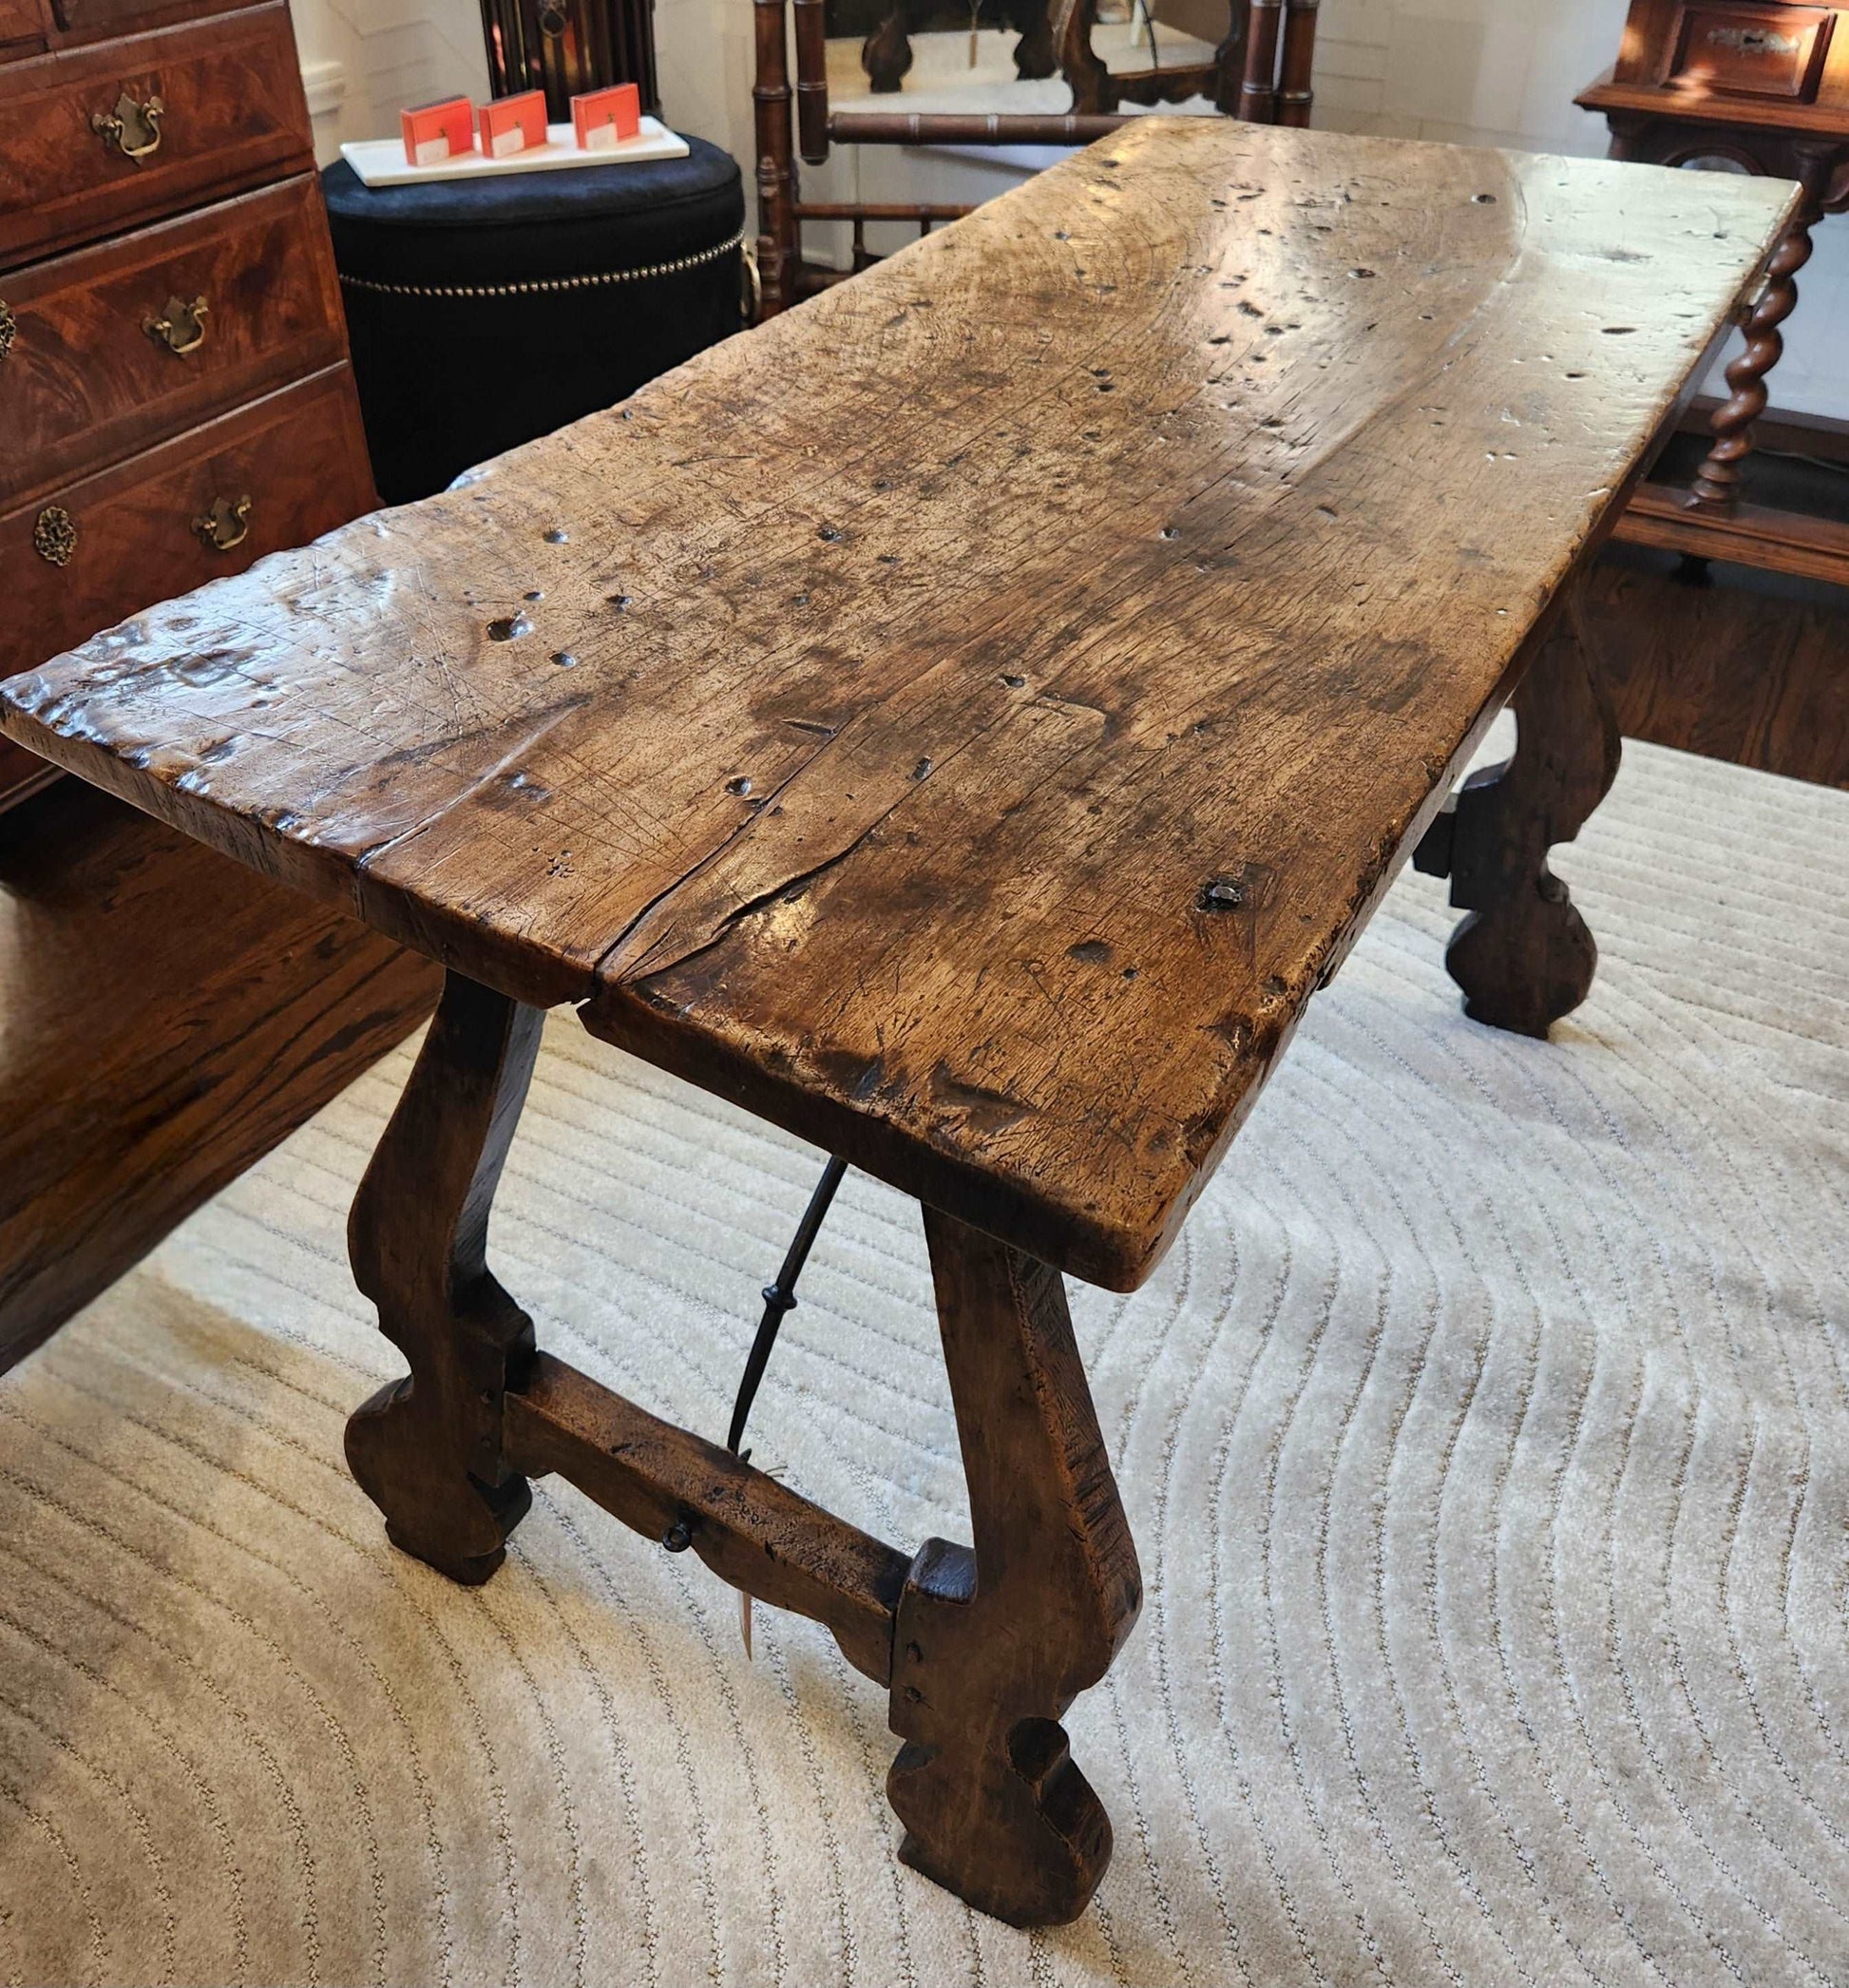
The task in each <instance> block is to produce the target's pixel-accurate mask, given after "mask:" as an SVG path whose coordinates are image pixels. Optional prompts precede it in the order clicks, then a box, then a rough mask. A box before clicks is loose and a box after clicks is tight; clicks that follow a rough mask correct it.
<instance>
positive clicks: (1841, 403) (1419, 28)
mask: <svg viewBox="0 0 1849 1988" xmlns="http://www.w3.org/2000/svg"><path fill="white" fill-rule="evenodd" d="M1625 11H1626V0H1323V8H1322V30H1321V34H1320V37H1319V40H1318V45H1317V65H1316V88H1317V102H1316V117H1315V122H1316V123H1317V124H1321V125H1325V126H1327V127H1330V128H1336V129H1341V130H1347V131H1367V132H1374V133H1378V134H1381V135H1382V136H1386V137H1401V138H1428V139H1439V140H1443V141H1447V142H1450V143H1458V144H1500V145H1511V146H1516V147H1527V148H1532V149H1545V150H1551V151H1567V152H1584V153H1601V152H1603V151H1604V149H1605V140H1606V135H1605V127H1604V124H1603V121H1602V120H1600V119H1597V118H1592V117H1589V116H1587V115H1586V114H1585V113H1584V112H1583V111H1580V110H1576V109H1575V108H1574V107H1573V92H1574V91H1575V90H1576V89H1578V88H1580V87H1581V86H1584V85H1585V84H1587V83H1589V82H1590V81H1591V80H1592V77H1593V76H1595V75H1596V74H1597V73H1598V72H1599V71H1600V70H1601V69H1603V68H1604V67H1606V66H1607V65H1608V64H1609V63H1610V62H1611V58H1612V56H1613V54H1614V53H1615V51H1616V48H1617V44H1618V33H1619V29H1620V28H1621V26H1622V24H1623V21H1624V16H1625ZM295 14H296V23H297V32H298V35H299V37H300V40H301V43H302V51H303V58H304V62H305V63H306V64H308V65H309V66H310V68H311V80H313V73H312V72H313V69H314V65H315V64H316V63H317V62H318V63H321V64H324V65H325V64H327V63H330V62H332V63H335V64H338V65H339V66H340V67H341V69H342V72H343V73H344V78H345V83H346V92H345V96H344V98H343V100H342V101H341V102H340V103H339V105H337V106H336V107H335V108H334V110H332V111H330V112H328V113H326V114H324V115H323V116H321V117H319V118H317V120H316V130H317V134H318V135H319V137H320V139H321V142H322V144H323V156H324V157H325V156H330V154H331V150H332V147H333V145H334V144H335V143H337V142H338V140H339V139H341V138H351V137H356V136H368V137H372V136H377V135H378V134H379V133H381V132H384V131H388V130H390V129H391V126H392V124H393V121H394V120H395V118H396V114H397V110H398V107H399V106H400V105H403V104H406V103H414V102H417V101H419V100H420V99H421V98H428V97H431V96H435V95H438V94H440V93H442V92H443V91H445V90H448V89H452V88H453V89H478V88H480V87H481V79H482V75H483V73H484V65H483V58H482V52H481V25H480V13H479V10H478V8H477V5H476V0H295ZM362 23H363V24H364V25H361V24H362ZM656 41H657V47H658V50H659V56H660V67H661V90H662V99H663V105H664V108H665V111H666V114H667V117H668V120H669V122H670V123H671V124H676V125H677V128H679V129H681V130H683V131H690V132H693V133H696V135H697V136H699V137H702V138H708V139H711V140H712V141H713V142H714V143H716V144H720V145H723V146H724V147H725V148H726V149H727V150H728V151H730V152H731V153H732V154H733V156H734V158H736V159H737V160H738V162H740V164H741V165H742V166H743V167H744V168H745V172H746V178H747V182H749V181H750V177H751V170H752V158H753V139H752V106H751V81H752V78H751V67H752V53H751V50H752V10H751V0H657V11H656ZM1010 178H1011V175H1009V174H1008V173H1007V172H1006V171H1005V170H999V169H997V168H995V167H993V166H989V165H984V164H979V163H977V162H975V159H974V158H973V157H971V156H968V155H965V156H963V157H961V158H948V157H945V156H944V155H942V154H939V155H923V154H918V153H911V152H892V151H885V150H883V151H877V152H876V151H875V150H874V149H873V148H870V147H869V148H867V150H866V152H865V153H864V154H863V155H862V156H861V157H858V158H857V157H856V156H855V153H854V151H853V150H851V149H850V150H848V151H845V152H841V153H838V154H837V155H836V157H835V158H834V159H833V160H831V161H830V162H829V165H828V166H827V167H825V168H822V169H820V170H819V171H818V170H816V169H812V168H811V169H810V170H809V171H808V172H807V173H806V175H805V182H804V183H805V190H806V191H807V192H809V193H810V194H811V195H813V196H814V197H815V198H818V199H825V198H830V197H832V198H836V199H840V198H852V197H854V196H855V195H856V194H859V195H862V196H863V197H865V198H868V199H882V200H892V199H916V200H957V201H963V200H975V199H980V198H982V197H983V196H984V195H985V194H987V193H988V192H991V191H996V190H999V189H1000V188H1001V186H1003V185H1005V184H1007V183H1009V181H1010ZM1802 289H1803V307H1802V309H1801V311H1800V312H1799V314H1798V315H1797V317H1796V318H1795V319H1794V320H1793V321H1792V324H1791V326H1790V327H1789V329H1788V336H1789V340H1790V349H1789V351H1788V353H1787V354H1786V356H1785V359H1784V362H1783V364H1782V366H1781V367H1780V368H1779V371H1778V373H1777V375H1776V376H1775V380H1774V387H1775V393H1774V399H1775V401H1776V402H1777V404H1778V405H1779V406H1780V407H1782V408H1785V409H1791V410H1803V411H1810V412H1815V413H1824V414H1831V415H1836V416H1839V417H1842V418H1849V368H1845V367H1844V365H1843V364H1842V354H1841V353H1840V350H1839V347H1840V337H1839V335H1834V336H1833V334H1835V333H1836V332H1837V328H1838V327H1839V326H1840V325H1842V324H1844V323H1849V222H1843V221H1839V222H1834V223H1826V224H1825V225H1824V227H1823V228H1822V230H1821V231H1820V236H1819V252H1818V255H1817V258H1816V260H1815V261H1813V263H1812V264H1811V266H1810V269H1809V270H1808V271H1807V272H1806V274H1805V277H1804V279H1803V283H1802Z"/></svg>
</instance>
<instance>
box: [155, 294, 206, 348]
mask: <svg viewBox="0 0 1849 1988" xmlns="http://www.w3.org/2000/svg"><path fill="white" fill-rule="evenodd" d="M211 309H212V306H211V305H210V304H208V303H207V302H206V300H205V299H204V298H203V297H202V296H196V297H194V299H193V300H192V302H191V303H190V304H189V303H187V302H186V301H185V299H184V298H183V297H178V296H170V297H168V299H167V315H165V316H164V317H149V318H147V319H145V320H144V321H143V325H142V329H143V331H144V332H145V333H146V334H147V335H148V336H149V337H150V338H152V339H153V340H154V342H155V344H157V345H164V346H165V347H166V348H167V350H168V351H169V352H170V353H172V354H173V355H174V357H175V358H177V359H183V358H184V357H185V356H186V354H188V353H194V352H197V351H198V350H199V349H200V346H201V345H203V344H204V343H205V319H206V315H207V314H208V313H209V312H210V311H211Z"/></svg>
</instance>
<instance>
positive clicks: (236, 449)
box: [0, 364, 372, 676]
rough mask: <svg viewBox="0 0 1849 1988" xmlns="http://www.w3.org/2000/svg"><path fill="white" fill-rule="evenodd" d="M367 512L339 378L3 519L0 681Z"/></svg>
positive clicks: (362, 472)
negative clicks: (131, 617) (128, 618)
mask: <svg viewBox="0 0 1849 1988" xmlns="http://www.w3.org/2000/svg"><path fill="white" fill-rule="evenodd" d="M371 505H372V471H371V469H370V468H369V466H368V463H367V458H366V439H365V435H364V433H363V432H362V430H361V428H360V424H359V403H358V401H357V400H356V399H355V397H354V394H353V375H352V373H351V372H350V371H349V369H348V368H347V367H346V366H345V365H344V364H342V365H339V366H335V367H332V368H330V369H329V370H328V371H327V372H325V373H316V374H315V376H314V377H313V378H311V379H306V380H303V381H301V382H299V383H298V384H297V385H295V386H293V387H286V388H284V389H283V390H282V391H281V392H276V393H273V394H271V395H269V396H268V398H267V399H264V400H260V401H257V403H255V404H254V405H253V406H251V407H247V408H242V409H240V410H239V411H238V412H237V413H234V414H227V415H225V416H223V417H222V418H221V419H220V420H218V421H215V422H212V423H210V424H208V425H207V426H206V427H204V428H198V429H193V430H189V431H188V432H187V433H185V434H183V435H181V436H179V437H177V438H176V439H175V440H174V441H171V442H166V443H163V444H162V446H161V447H160V448H159V449H149V450H148V451H147V452H146V453H145V454H143V455H139V456H136V457H135V458H133V459H132V460H131V461H129V462H126V463H122V464H119V465H117V466H116V467H115V468H111V469H105V470H104V471H103V472H101V473H100V474H99V475H96V476H92V477H90V478H88V479H86V481H84V482H81V483H78V484H74V485H72V486H71V487H68V488H67V489H64V490H60V491H58V492H57V493H56V494H55V496H54V497H53V498H52V499H51V500H50V501H49V502H48V503H46V504H44V505H39V504H38V503H37V502H36V501H34V502H32V503H28V504H23V505H18V506H15V507H13V508H12V509H11V510H9V511H7V512H6V513H5V514H4V515H0V600H4V601H5V602H6V613H5V615H4V616H0V676H8V675H10V674H11V673H12V672H14V671H16V670H23V669H29V668H31V667H32V666H34V665H35V664H37V663H40V662H43V661H44V660H46V659H47V658H48V657H51V656H54V655H56V654H58V653H59V652H60V651H61V650H64V649H67V648H70V647H71V646H72V645H73V644H74V643H76V642H80V641H82V640H85V639H86V638H87V637H89V636H91V635H94V634H95V633H96V632H97V630H98V629H100V628H106V627H109V626H110V625H112V624H113V623H114V622H116V621H122V620H123V619H124V617H126V616H128V615H132V614H134V613H136V612H137V611H138V610H140V609H141V608H143V607H150V606H152V605H153V604H154V603H155V602H159V601H165V600H168V599H171V598H172V597H173V596H174V595H176V594H184V593H188V592H190V591H191V590H192V589H193V588H194V587H196V586H201V585H203V584H204V583H205V582H207V581H208V580H216V579H218V578H219V576H220V575H221V574H225V573H237V572H241V571H242V570H243V568H244V567H245V566H247V565H249V564H251V563H252V562H253V561H254V560H257V559H260V558H261V557H262V556H263V555H264V554H265V553H267V552H276V551H279V550H281V549H282V548H283V547H285V546H290V545H303V544H305V543H306V542H307V541H308V540H310V539H313V538H317V537H319V536H320V534H321V533H322V532H324V531H328V530H331V529H332V528H333V527H334V526H336V525H341V524H344V523H346V521H347V520H348V519H350V518H353V517H355V516H357V515H358V514H359V513H360V512H361V511H363V510H366V509H368V508H369V507H371Z"/></svg>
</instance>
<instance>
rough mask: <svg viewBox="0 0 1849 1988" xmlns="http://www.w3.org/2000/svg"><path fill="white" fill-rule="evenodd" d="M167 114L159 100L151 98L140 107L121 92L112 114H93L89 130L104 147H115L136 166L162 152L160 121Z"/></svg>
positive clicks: (98, 112) (96, 112) (101, 112)
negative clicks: (100, 140)
mask: <svg viewBox="0 0 1849 1988" xmlns="http://www.w3.org/2000/svg"><path fill="white" fill-rule="evenodd" d="M166 114H167V106H166V105H164V104H163V103H162V101H161V99H160V98H159V97H157V96H150V97H149V98H148V100H147V102H146V103H145V104H140V103H137V102H136V100H135V99H134V98H133V97H131V96H130V95H129V94H128V92H127V91H126V90H124V91H123V93H122V95H121V96H119V97H118V98H117V99H116V107H115V109H114V110H113V111H108V110H98V111H94V112H92V114H91V117H90V129H91V130H92V131H94V132H95V133H96V134H97V136H98V137H99V138H101V139H102V141H103V142H104V143H105V144H109V145H114V146H115V147H116V149H117V150H118V151H119V152H120V153H121V154H122V156H123V157H124V159H132V160H134V162H135V163H136V164H137V165H139V164H140V163H141V162H142V161H143V159H146V158H148V157H149V156H150V155H152V154H153V153H155V152H158V151H159V150H160V149H161V120H162V118H163V117H165V116H166Z"/></svg>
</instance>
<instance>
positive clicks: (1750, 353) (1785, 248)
mask: <svg viewBox="0 0 1849 1988" xmlns="http://www.w3.org/2000/svg"><path fill="white" fill-rule="evenodd" d="M1815 177H1816V175H1815V173H1814V172H1808V171H1807V173H1806V177H1805V183H1804V203H1803V205H1802V206H1801V208H1800V209H1799V211H1798V216H1797V219H1796V220H1793V222H1792V223H1791V226H1790V227H1789V228H1788V229H1787V230H1786V232H1785V235H1784V238H1783V239H1782V240H1781V241H1780V243H1779V245H1778V247H1777V249H1776V250H1775V251H1774V252H1773V256H1772V259H1771V261H1770V263H1769V264H1767V266H1766V272H1765V287H1764V289H1763V290H1762V291H1761V292H1760V295H1759V300H1758V302H1757V303H1756V304H1755V305H1754V306H1753V309H1752V312H1751V314H1750V315H1748V317H1747V319H1746V323H1745V335H1746V349H1745V351H1744V352H1743V353H1742V354H1740V355H1739V357H1738V358H1736V359H1735V360H1734V361H1733V363H1732V364H1731V365H1730V366H1729V367H1728V368H1727V396H1728V397H1727V399H1726V400H1725V402H1723V404H1722V405H1721V406H1720V407H1719V408H1717V409H1716V410H1715V413H1714V420H1713V423H1712V427H1713V431H1714V447H1713V448H1712V449H1709V450H1708V453H1707V459H1706V461H1705V462H1704V463H1703V464H1702V467H1701V468H1700V469H1699V470H1697V471H1696V474H1695V484H1694V488H1693V490H1692V492H1691V493H1690V497H1689V506H1690V508H1691V509H1696V510H1706V511H1717V512H1724V513H1725V512H1727V511H1731V510H1732V509H1733V508H1734V507H1735V506H1736V505H1737V504H1738V503H1739V501H1740V480H1741V472H1742V470H1743V469H1744V466H1745V462H1746V458H1747V457H1748V456H1749V455H1751V453H1752V450H1753V424H1754V423H1755V422H1756V421H1757V420H1758V419H1759V417H1760V416H1761V415H1762V414H1763V413H1764V411H1765V405H1766V401H1767V399H1768V397H1769V395H1768V392H1767V389H1766V385H1765V376H1766V374H1767V373H1770V372H1771V370H1772V369H1773V367H1775V366H1776V365H1777V364H1778V363H1779V361H1780V359H1782V357H1783V356H1784V335H1783V333H1782V331H1781V330H1780V329H1779V328H1780V326H1781V325H1782V324H1783V323H1784V321H1785V319H1786V318H1787V317H1789V316H1790V315H1791V314H1792V312H1793V311H1795V310H1796V309H1797V308H1798V282H1797V277H1798V272H1799V271H1800V270H1801V269H1802V268H1803V266H1804V264H1805V263H1806V262H1808V261H1809V260H1810V258H1811V232H1810V231H1811V229H1812V228H1813V227H1815V226H1816V225H1817V223H1818V222H1819V221H1820V220H1822V218H1823V204H1822V193H1821V188H1820V186H1815V185H1813V183H1812V182H1813V180H1814V179H1815ZM1824 177H1825V178H1826V179H1827V172H1826V173H1825V175H1824Z"/></svg>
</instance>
